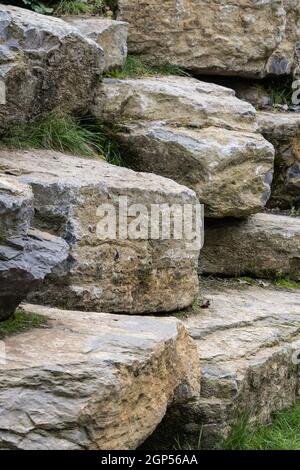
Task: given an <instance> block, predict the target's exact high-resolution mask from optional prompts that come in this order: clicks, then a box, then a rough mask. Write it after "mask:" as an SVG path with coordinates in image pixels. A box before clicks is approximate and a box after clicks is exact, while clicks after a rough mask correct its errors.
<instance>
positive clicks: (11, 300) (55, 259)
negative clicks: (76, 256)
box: [0, 230, 69, 321]
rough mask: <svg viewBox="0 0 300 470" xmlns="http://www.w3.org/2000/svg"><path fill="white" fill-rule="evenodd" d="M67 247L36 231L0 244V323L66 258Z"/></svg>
mask: <svg viewBox="0 0 300 470" xmlns="http://www.w3.org/2000/svg"><path fill="white" fill-rule="evenodd" d="M68 253H69V247H68V244H67V243H66V242H65V241H64V240H62V239H61V238H59V237H54V236H53V235H49V234H47V233H43V232H40V231H37V230H29V231H28V234H27V235H23V236H16V237H11V238H8V239H6V240H5V241H2V242H0V321H1V320H5V319H7V318H9V317H10V316H11V315H12V314H13V313H14V311H15V310H16V308H17V306H18V305H19V304H20V303H21V302H22V300H23V299H25V297H26V296H27V295H28V294H29V292H31V291H33V290H35V289H37V288H38V287H39V284H40V281H42V280H43V279H44V278H45V276H46V275H47V274H49V273H51V272H52V270H53V269H54V268H55V267H56V266H58V265H60V264H61V263H62V262H63V261H65V260H66V259H67V257H68Z"/></svg>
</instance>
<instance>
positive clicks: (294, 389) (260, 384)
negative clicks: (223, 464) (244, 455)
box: [148, 281, 300, 449]
mask: <svg viewBox="0 0 300 470" xmlns="http://www.w3.org/2000/svg"><path fill="white" fill-rule="evenodd" d="M208 284H209V283H208ZM210 284H211V285H210V286H207V287H205V288H204V289H203V290H202V292H201V298H202V302H203V297H204V298H205V299H208V300H209V301H210V307H209V309H206V310H201V314H200V312H197V314H195V315H192V316H191V317H189V318H188V319H186V320H185V321H184V324H185V326H186V328H187V329H188V331H189V333H190V334H191V336H192V338H194V340H195V341H196V343H197V346H198V350H199V357H200V366H201V375H202V379H201V392H200V395H199V398H198V400H195V401H194V402H193V403H190V404H188V405H187V406H183V407H181V408H179V407H174V409H173V410H172V409H170V410H169V412H168V415H167V417H166V419H165V422H164V423H163V425H161V426H160V428H158V430H157V432H156V433H155V436H154V437H156V438H157V439H158V442H161V440H162V439H164V438H165V439H166V442H170V439H172V436H174V434H175V435H176V434H177V433H178V434H179V435H180V434H182V435H181V437H180V441H181V442H184V441H185V438H187V440H188V442H190V443H191V442H193V441H194V442H195V443H197V442H198V440H199V434H200V433H201V448H211V447H217V446H222V441H223V439H224V438H225V437H226V436H227V435H228V433H229V432H230V431H231V430H232V429H233V428H234V426H235V425H236V423H237V421H239V419H241V418H245V416H249V423H250V425H253V424H254V423H256V424H258V423H266V422H268V421H269V420H270V418H271V415H272V413H273V412H274V411H278V410H281V409H285V408H288V407H290V406H292V405H294V403H295V401H296V399H297V398H298V397H299V351H300V331H299V319H300V292H299V291H297V290H285V289H274V288H261V287H256V286H253V287H252V286H251V287H241V286H240V285H235V284H234V283H233V282H232V281H230V282H226V281H225V282H218V283H215V282H210ZM176 422H177V423H178V426H176V425H175V423H176ZM170 429H171V430H172V432H171V433H170ZM148 445H149V444H148ZM148 448H149V447H148ZM153 448H154V449H155V447H153Z"/></svg>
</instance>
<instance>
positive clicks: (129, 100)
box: [92, 76, 257, 132]
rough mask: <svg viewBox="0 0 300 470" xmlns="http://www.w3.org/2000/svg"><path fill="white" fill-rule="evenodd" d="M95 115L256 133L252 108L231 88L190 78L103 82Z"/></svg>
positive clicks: (117, 119) (122, 119)
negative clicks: (239, 98) (236, 95)
mask: <svg viewBox="0 0 300 470" xmlns="http://www.w3.org/2000/svg"><path fill="white" fill-rule="evenodd" d="M92 110H93V113H94V114H95V116H96V117H98V118H99V119H103V120H104V121H116V122H117V123H118V122H124V121H125V122H126V121H127V120H134V121H139V120H142V121H163V122H165V123H167V124H172V125H174V126H178V125H180V126H182V127H195V128H202V127H209V126H215V127H224V128H226V129H235V130H242V131H249V132H255V131H256V129H257V124H256V112H255V109H254V108H253V106H251V105H250V104H249V103H245V102H244V101H241V100H238V99H237V98H236V97H235V93H234V91H233V90H231V89H230V88H226V87H223V86H220V85H215V84H213V83H208V82H202V81H200V80H197V79H194V78H189V77H177V76H169V77H168V76H165V77H151V78H141V79H127V80H116V79H104V80H103V82H102V83H101V84H100V85H99V87H98V90H97V94H96V96H95V104H94V106H93V108H92Z"/></svg>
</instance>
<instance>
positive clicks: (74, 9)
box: [54, 0, 90, 16]
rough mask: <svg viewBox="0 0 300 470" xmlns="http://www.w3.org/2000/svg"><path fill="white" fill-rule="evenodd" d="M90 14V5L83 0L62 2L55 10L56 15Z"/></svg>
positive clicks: (62, 0) (63, 0)
mask: <svg viewBox="0 0 300 470" xmlns="http://www.w3.org/2000/svg"><path fill="white" fill-rule="evenodd" d="M89 12H90V5H89V4H88V3H87V2H83V1H81V0H61V1H60V2H59V3H58V5H57V7H56V8H55V10H54V13H55V14H56V15H61V16H63V15H70V16H73V15H84V14H86V13H89Z"/></svg>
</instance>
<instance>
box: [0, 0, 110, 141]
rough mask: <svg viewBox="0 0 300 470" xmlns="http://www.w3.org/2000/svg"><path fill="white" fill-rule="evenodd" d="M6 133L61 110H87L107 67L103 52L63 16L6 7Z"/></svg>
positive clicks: (2, 34) (2, 67) (1, 125)
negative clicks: (14, 127) (19, 124)
mask: <svg viewBox="0 0 300 470" xmlns="http://www.w3.org/2000/svg"><path fill="white" fill-rule="evenodd" d="M0 25H1V28H0V80H1V82H2V83H4V85H5V87H6V104H1V106H0V133H1V132H2V131H4V130H5V129H7V128H8V127H9V126H10V125H13V124H16V123H23V122H27V121H28V120H31V119H34V118H38V117H41V116H43V115H45V114H46V113H49V111H52V110H54V109H56V108H59V109H62V110H63V111H64V112H85V111H86V110H87V108H88V105H89V103H90V101H91V100H92V97H93V90H94V88H95V85H96V83H97V81H98V79H99V74H100V73H101V72H102V70H103V67H104V60H103V51H102V49H101V48H100V47H99V46H98V45H97V44H96V43H95V42H94V41H92V40H90V39H88V38H87V37H84V36H83V35H82V34H81V33H80V32H79V31H78V29H77V28H74V27H73V26H71V25H69V24H67V23H65V22H64V21H62V20H60V19H58V18H52V17H48V16H45V15H39V14H37V13H34V12H31V11H29V10H25V9H22V8H17V7H12V6H6V5H0Z"/></svg>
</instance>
